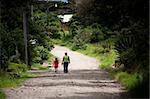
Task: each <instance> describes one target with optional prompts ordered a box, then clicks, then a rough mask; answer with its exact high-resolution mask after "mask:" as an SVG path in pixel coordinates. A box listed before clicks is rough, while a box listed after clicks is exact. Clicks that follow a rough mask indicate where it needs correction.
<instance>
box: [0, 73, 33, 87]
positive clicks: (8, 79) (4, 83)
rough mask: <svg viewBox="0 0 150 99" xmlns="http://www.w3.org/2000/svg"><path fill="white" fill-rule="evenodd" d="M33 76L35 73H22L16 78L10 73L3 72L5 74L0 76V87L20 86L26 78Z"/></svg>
mask: <svg viewBox="0 0 150 99" xmlns="http://www.w3.org/2000/svg"><path fill="white" fill-rule="evenodd" d="M32 77H34V75H31V74H24V73H22V74H21V76H20V77H18V78H16V77H13V76H12V75H10V74H8V73H3V76H0V88H8V87H17V86H20V85H21V84H22V83H23V82H24V81H25V80H27V79H28V78H32Z"/></svg>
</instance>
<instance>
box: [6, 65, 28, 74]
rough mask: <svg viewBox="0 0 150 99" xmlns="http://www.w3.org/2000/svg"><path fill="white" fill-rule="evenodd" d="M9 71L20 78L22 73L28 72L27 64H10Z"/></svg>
mask: <svg viewBox="0 0 150 99" xmlns="http://www.w3.org/2000/svg"><path fill="white" fill-rule="evenodd" d="M8 71H9V72H10V74H11V75H12V76H15V75H18V76H20V74H21V73H22V72H26V71H27V66H26V65H25V64H17V63H9V65H8Z"/></svg>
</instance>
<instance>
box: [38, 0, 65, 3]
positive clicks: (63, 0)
mask: <svg viewBox="0 0 150 99" xmlns="http://www.w3.org/2000/svg"><path fill="white" fill-rule="evenodd" d="M38 1H47V0H38ZM48 1H62V2H65V3H68V0H48Z"/></svg>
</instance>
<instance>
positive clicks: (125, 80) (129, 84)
mask: <svg viewBox="0 0 150 99" xmlns="http://www.w3.org/2000/svg"><path fill="white" fill-rule="evenodd" d="M115 78H116V79H117V80H118V81H119V82H121V84H122V85H123V86H125V87H126V89H127V90H134V89H135V88H136V87H138V86H139V84H140V83H141V82H142V81H143V77H142V75H141V74H139V73H131V74H129V73H127V72H121V71H120V72H117V73H115Z"/></svg>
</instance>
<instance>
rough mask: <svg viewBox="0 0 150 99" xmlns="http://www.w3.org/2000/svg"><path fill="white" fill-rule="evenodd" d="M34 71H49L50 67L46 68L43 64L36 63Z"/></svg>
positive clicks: (33, 66)
mask: <svg viewBox="0 0 150 99" xmlns="http://www.w3.org/2000/svg"><path fill="white" fill-rule="evenodd" d="M31 67H32V69H36V70H49V67H46V66H42V65H41V64H38V63H35V64H33V65H32V66H31Z"/></svg>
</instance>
